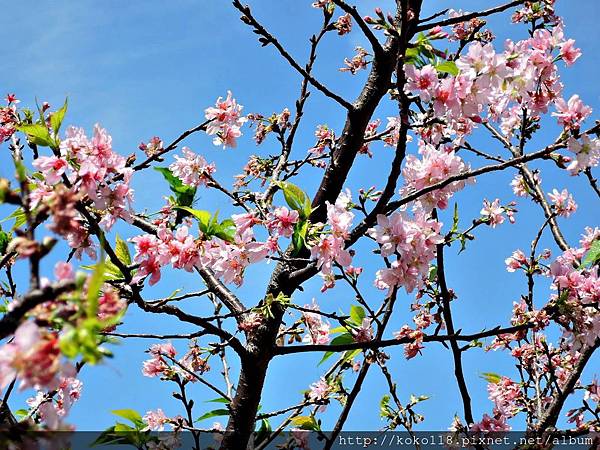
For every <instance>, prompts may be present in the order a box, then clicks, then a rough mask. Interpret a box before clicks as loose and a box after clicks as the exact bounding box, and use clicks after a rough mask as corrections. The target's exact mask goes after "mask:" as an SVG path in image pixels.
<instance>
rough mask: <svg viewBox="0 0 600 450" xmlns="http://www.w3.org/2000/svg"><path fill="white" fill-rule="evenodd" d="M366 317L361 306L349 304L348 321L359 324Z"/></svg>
mask: <svg viewBox="0 0 600 450" xmlns="http://www.w3.org/2000/svg"><path fill="white" fill-rule="evenodd" d="M365 317H366V314H365V310H364V309H363V307H362V306H357V305H352V306H350V320H349V321H348V322H350V323H351V324H352V325H356V326H358V327H359V326H361V325H362V321H363V319H364V318H365Z"/></svg>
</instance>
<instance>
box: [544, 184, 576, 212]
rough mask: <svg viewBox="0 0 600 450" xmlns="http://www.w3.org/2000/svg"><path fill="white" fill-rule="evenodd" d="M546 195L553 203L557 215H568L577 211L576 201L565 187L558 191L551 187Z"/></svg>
mask: <svg viewBox="0 0 600 450" xmlns="http://www.w3.org/2000/svg"><path fill="white" fill-rule="evenodd" d="M548 197H549V198H550V201H552V203H553V204H554V209H555V211H556V213H557V214H558V215H559V216H563V217H569V216H570V215H571V214H573V213H574V212H575V211H577V203H575V200H573V196H572V195H571V194H570V193H569V191H567V190H566V189H563V190H562V191H560V192H559V191H558V190H557V189H553V190H552V192H550V193H548Z"/></svg>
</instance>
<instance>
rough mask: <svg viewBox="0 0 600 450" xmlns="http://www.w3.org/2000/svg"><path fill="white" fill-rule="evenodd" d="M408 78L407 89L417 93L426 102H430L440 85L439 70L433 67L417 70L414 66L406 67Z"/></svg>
mask: <svg viewBox="0 0 600 450" xmlns="http://www.w3.org/2000/svg"><path fill="white" fill-rule="evenodd" d="M404 71H405V73H406V77H407V83H406V89H407V90H408V91H409V92H411V91H413V92H417V93H418V94H419V97H420V98H421V100H422V101H424V102H429V101H430V100H431V98H432V96H433V93H434V91H435V89H436V87H437V84H438V76H437V70H435V67H433V66H432V65H429V64H428V65H426V66H424V67H423V68H421V69H417V68H416V67H415V66H413V65H412V64H407V65H405V66H404Z"/></svg>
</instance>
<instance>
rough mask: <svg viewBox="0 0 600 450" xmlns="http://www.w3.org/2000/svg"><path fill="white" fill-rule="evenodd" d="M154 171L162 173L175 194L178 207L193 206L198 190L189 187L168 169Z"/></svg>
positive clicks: (158, 168)
mask: <svg viewBox="0 0 600 450" xmlns="http://www.w3.org/2000/svg"><path fill="white" fill-rule="evenodd" d="M154 170H156V171H158V172H160V173H161V174H162V176H163V177H164V178H165V180H167V183H169V187H170V188H171V191H172V192H173V193H174V194H175V203H176V205H177V206H191V205H192V203H194V197H195V196H196V188H195V187H192V186H187V185H185V184H183V182H182V181H181V180H180V179H179V178H177V177H176V176H175V175H173V172H171V170H170V169H169V168H168V167H155V168H154Z"/></svg>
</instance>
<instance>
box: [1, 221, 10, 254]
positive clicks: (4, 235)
mask: <svg viewBox="0 0 600 450" xmlns="http://www.w3.org/2000/svg"><path fill="white" fill-rule="evenodd" d="M10 241H11V237H10V234H8V233H7V232H6V231H2V227H1V226H0V254H2V255H4V254H5V253H6V247H8V243H9V242H10Z"/></svg>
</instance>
